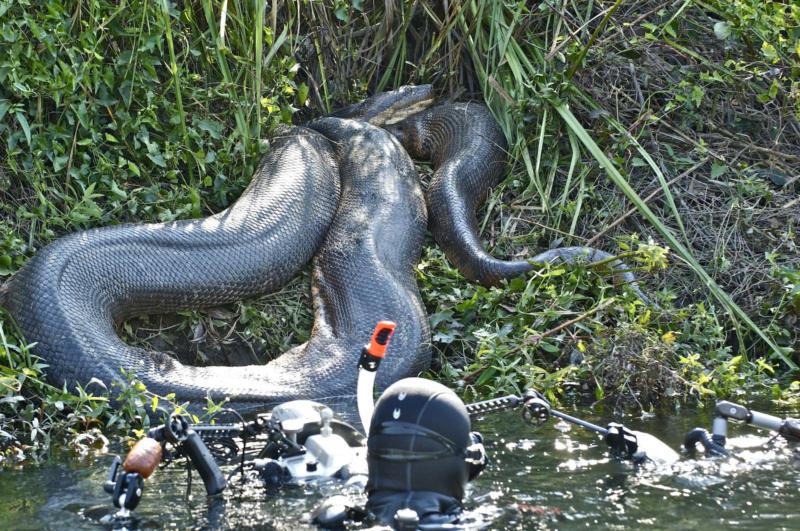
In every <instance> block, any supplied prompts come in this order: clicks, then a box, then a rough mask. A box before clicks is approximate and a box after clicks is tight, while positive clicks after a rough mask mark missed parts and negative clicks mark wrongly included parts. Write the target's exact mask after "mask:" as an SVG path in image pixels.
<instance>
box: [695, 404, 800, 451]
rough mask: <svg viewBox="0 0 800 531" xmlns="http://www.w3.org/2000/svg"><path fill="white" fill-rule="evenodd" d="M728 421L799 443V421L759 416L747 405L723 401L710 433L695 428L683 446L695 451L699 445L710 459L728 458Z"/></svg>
mask: <svg viewBox="0 0 800 531" xmlns="http://www.w3.org/2000/svg"><path fill="white" fill-rule="evenodd" d="M728 420H735V421H738V422H744V423H745V424H750V425H751V426H755V427H756V428H762V429H765V430H770V431H772V432H775V433H776V434H778V435H779V436H781V437H783V438H785V439H787V440H789V441H794V442H800V419H793V418H785V419H782V418H780V417H775V416H773V415H768V414H766V413H760V412H758V411H754V410H752V409H747V408H746V407H745V406H742V405H740V404H735V403H733V402H728V401H727V400H722V401H720V402H717V404H716V406H715V407H714V420H713V422H712V424H711V433H708V430H705V429H703V428H695V429H693V430H692V431H690V432H689V433H687V434H686V438H685V439H684V441H683V446H684V448H686V450H688V451H690V452H694V451H695V450H696V449H697V445H698V444H700V445H701V446H702V447H703V449H704V450H705V453H706V455H708V456H728V455H730V452H729V451H728V449H727V448H725V443H726V442H727V439H728Z"/></svg>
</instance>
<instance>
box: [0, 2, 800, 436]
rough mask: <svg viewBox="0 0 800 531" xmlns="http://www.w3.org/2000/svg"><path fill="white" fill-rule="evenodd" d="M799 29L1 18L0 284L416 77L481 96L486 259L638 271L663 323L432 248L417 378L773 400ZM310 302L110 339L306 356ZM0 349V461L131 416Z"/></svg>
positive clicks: (694, 22)
mask: <svg viewBox="0 0 800 531" xmlns="http://www.w3.org/2000/svg"><path fill="white" fill-rule="evenodd" d="M443 6H447V9H444V7H443ZM798 27H800V12H798V10H797V9H796V8H795V7H791V8H790V9H788V10H787V9H783V8H781V7H780V5H779V4H777V3H762V2H756V1H755V0H737V1H735V2H720V1H716V0H711V1H703V2H700V1H694V2H681V3H678V4H674V5H673V4H666V3H660V2H656V1H650V0H648V1H645V2H637V3H633V2H623V1H619V0H616V1H603V2H590V3H588V4H580V3H576V2H572V1H567V0H563V1H562V0H557V1H554V2H545V3H543V4H536V5H534V4H531V3H527V2H512V1H510V0H487V1H484V2H478V1H475V0H464V1H457V2H449V3H445V4H442V3H440V2H432V1H429V0H420V1H418V2H397V1H390V2H363V1H346V0H326V1H323V2H302V3H294V2H289V3H278V2H249V1H246V0H221V1H211V0H202V1H199V2H179V1H170V0H126V1H123V2H112V1H110V0H80V1H66V0H61V1H55V2H48V3H46V4H42V3H35V2H31V1H26V0H21V1H16V2H10V1H0V34H2V39H1V40H2V43H0V51H1V52H2V53H0V138H1V139H2V140H1V141H0V157H1V158H0V281H1V280H2V279H3V278H6V277H8V276H9V275H11V274H13V273H14V272H15V271H17V270H18V269H19V268H20V267H22V266H23V265H24V264H25V262H26V261H27V260H28V259H29V258H30V257H31V256H32V255H33V254H34V253H35V252H36V251H37V250H38V249H40V248H41V247H42V246H43V245H45V244H47V243H48V242H50V241H52V240H53V239H55V238H57V237H59V236H62V235H64V234H67V233H70V232H73V231H76V230H82V229H86V228H90V227H95V226H103V225H109V224H114V223H121V222H129V221H137V222H141V221H144V222H151V221H169V220H174V219H184V218H190V217H199V216H202V215H207V214H209V213H211V212H216V211H219V210H220V209H222V208H224V207H225V206H227V205H228V204H230V202H231V201H233V200H235V198H236V197H237V196H238V194H239V193H240V192H241V190H242V189H243V188H244V186H246V184H247V182H248V180H249V178H250V175H251V173H252V171H253V169H254V167H255V164H256V163H257V160H258V158H259V156H260V155H261V154H262V153H263V152H264V151H265V150H266V149H268V146H267V145H266V143H265V142H263V140H266V139H268V138H269V136H270V134H271V132H272V131H273V130H274V129H275V127H277V126H278V125H279V124H282V123H289V122H295V123H302V122H304V121H305V120H307V119H309V118H311V117H313V116H317V115H319V114H321V113H325V112H328V111H329V110H330V109H332V108H335V107H336V106H337V105H340V104H343V103H346V102H351V101H354V100H356V99H358V98H360V97H363V96H364V95H366V94H368V93H373V92H377V91H380V90H384V89H388V88H391V87H395V86H398V85H401V84H407V83H423V82H431V83H433V84H434V85H435V86H436V88H437V90H438V91H439V93H440V95H441V96H442V97H443V98H446V97H454V98H476V99H482V100H483V101H485V102H486V104H487V105H488V106H489V107H490V109H491V110H492V112H493V113H494V115H495V117H496V118H497V120H498V123H499V124H500V126H501V127H502V129H503V131H504V133H505V135H506V137H507V139H508V141H509V146H510V148H509V151H510V158H511V160H512V161H513V162H512V165H511V168H510V172H509V176H508V178H507V179H506V181H505V182H504V183H503V185H502V186H500V187H498V188H497V189H496V190H494V191H493V193H492V194H491V196H490V197H489V198H488V200H487V202H486V204H485V205H484V207H482V209H481V211H480V212H479V223H480V225H481V228H482V235H483V238H484V239H485V240H486V242H487V244H488V247H489V248H490V250H491V251H492V252H493V253H494V254H496V255H498V256H517V257H525V256H532V255H534V254H536V252H537V250H539V249H540V248H541V247H547V246H550V245H580V244H586V243H591V244H593V245H595V246H599V247H601V248H603V249H605V250H608V251H612V252H616V253H618V254H621V255H625V256H627V257H628V261H632V262H633V263H634V266H635V267H636V268H642V271H640V274H641V275H643V276H644V278H643V282H644V289H645V291H647V292H648V293H652V294H653V295H654V297H655V298H656V299H658V302H659V305H660V309H656V308H653V307H647V306H645V305H643V304H641V302H640V301H638V300H637V299H636V297H635V296H634V295H633V294H632V293H631V292H630V291H629V290H625V289H623V288H622V287H620V286H615V285H614V284H613V276H612V275H610V274H609V272H608V271H605V270H604V269H603V268H592V267H577V268H564V267H551V268H544V269H542V270H540V271H537V272H536V273H535V274H532V275H531V276H530V277H527V278H523V279H516V280H514V281H511V282H508V283H507V284H505V285H504V286H502V287H500V288H494V289H490V290H487V289H484V288H481V287H477V286H472V285H468V284H467V283H465V282H464V281H463V279H462V278H461V277H460V276H459V275H458V274H457V272H455V271H454V270H453V269H452V268H451V267H450V266H449V264H448V263H447V261H446V260H445V258H444V257H443V255H442V254H441V252H440V251H439V250H438V249H437V248H436V247H435V246H434V245H433V244H432V242H429V246H428V247H427V249H426V252H425V257H424V260H423V262H422V264H421V265H420V268H419V273H418V279H419V282H420V287H421V290H422V293H423V297H424V299H425V302H426V305H427V308H428V311H429V314H430V315H431V321H432V327H433V331H434V347H435V348H436V349H437V351H438V352H439V354H440V355H439V356H438V359H437V362H436V366H435V367H434V372H433V375H434V376H435V377H436V378H439V379H443V380H444V381H446V382H448V383H449V384H451V385H454V386H460V387H461V389H462V392H463V393H464V395H465V396H470V397H471V396H476V397H478V396H480V397H484V396H490V395H493V394H495V393H500V392H507V391H518V390H520V389H522V388H524V387H526V386H530V385H535V386H537V387H539V388H541V389H543V390H546V391H547V392H548V393H550V394H551V396H552V397H553V398H557V397H558V396H559V395H562V394H564V393H567V392H571V391H572V390H575V389H577V390H579V391H581V392H582V393H583V394H589V395H594V396H595V397H597V398H598V399H603V400H616V401H621V403H627V404H632V405H633V406H634V407H642V408H649V407H652V406H653V405H654V404H658V403H661V402H662V401H665V400H667V399H684V400H687V399H696V398H697V397H701V398H704V397H707V396H725V395H727V394H730V393H734V392H738V391H740V390H743V389H744V390H750V391H753V392H759V393H762V394H768V395H769V396H784V395H785V394H786V393H794V392H796V389H797V384H792V381H793V380H795V379H796V369H797V365H796V364H797V363H798V360H800V358H799V357H798V344H800V340H799V337H800V331H798V326H797V319H798V316H799V315H800V302H798V301H800V295H798V293H800V292H799V291H798V290H800V288H799V287H798V286H799V285H800V281H798V271H800V258H798V254H800V253H798V248H799V247H798V246H800V240H798V235H797V223H798V222H797V220H798V218H800V204H798V202H797V200H796V199H797V192H798V187H799V186H800V182H798V180H797V168H798V167H800V164H799V163H800V152H798V148H797V146H798V145H800V126H798V117H800V81H799V80H798V78H799V76H800V50H798V49H797V42H798V39H799V38H800V34H798V31H800V30H798ZM665 248H668V249H669V250H670V253H669V255H667V256H668V257H669V259H670V264H669V267H668V268H667V269H663V268H659V267H658V266H663V264H664V260H665V255H664V252H663V249H665ZM645 270H647V271H645ZM648 271H649V272H648ZM743 279H745V280H743ZM307 299H308V279H307V278H306V277H305V276H304V277H301V278H298V279H296V280H295V281H294V282H293V283H292V285H290V286H289V287H287V288H286V289H285V290H283V291H281V292H280V293H278V294H274V295H272V296H269V297H266V298H263V299H260V300H255V301H243V302H242V303H240V304H237V305H235V306H233V307H230V308H224V309H212V310H210V311H203V312H196V311H195V312H185V313H181V314H179V315H176V316H171V317H161V316H152V317H149V318H144V319H141V320H138V321H132V322H130V323H126V324H125V325H123V327H122V328H123V333H124V334H125V336H126V337H127V338H128V340H130V341H133V342H136V343H147V342H150V343H159V342H161V343H164V342H166V345H173V346H175V345H178V346H180V347H181V348H182V349H184V350H185V351H183V352H182V356H184V359H185V360H186V361H193V359H197V360H199V361H201V362H213V361H215V360H219V359H231V358H233V359H236V360H239V361H241V362H244V361H252V360H253V358H258V359H265V358H267V357H269V356H271V355H275V354H276V353H279V352H280V351H282V350H284V349H285V348H287V347H288V346H290V345H292V344H296V343H298V342H301V341H303V340H304V339H305V337H306V336H307V334H308V330H309V325H310V323H311V321H312V316H311V314H310V311H309V309H308V304H307ZM0 330H3V335H2V348H3V351H2V352H0V359H3V360H5V361H3V362H2V363H1V364H0V370H2V371H3V372H2V374H3V376H2V378H3V379H2V380H0V383H2V385H3V387H2V388H1V389H0V392H1V393H3V394H2V397H1V398H0V413H2V414H4V415H5V417H3V419H4V420H3V422H5V423H6V424H2V425H0V429H2V430H4V431H5V432H6V433H8V434H10V435H11V439H12V440H16V441H17V443H18V444H17V443H15V445H11V446H6V447H4V448H6V449H7V450H8V451H13V450H9V449H10V448H17V449H18V448H21V447H23V446H26V445H27V446H29V447H32V446H33V445H32V441H33V440H38V441H41V439H40V437H43V435H41V434H39V435H36V434H37V433H39V432H37V431H36V430H32V429H31V428H32V426H33V425H34V419H36V423H38V426H40V427H42V426H45V427H43V428H41V429H42V433H51V432H52V431H53V429H55V427H56V426H58V425H59V423H62V425H63V426H66V428H65V429H66V430H67V431H68V430H69V429H78V428H76V426H78V425H80V426H83V427H90V426H95V425H96V426H103V427H104V428H106V429H112V428H115V427H117V428H118V427H121V426H125V425H127V424H126V422H127V421H128V420H130V419H135V418H136V417H137V415H138V416H139V417H141V416H142V408H144V407H146V406H147V404H148V398H147V397H146V395H141V392H140V391H141V390H137V386H136V384H135V382H133V383H132V384H131V385H130V386H128V389H127V392H128V393H129V397H130V400H128V402H126V403H127V404H128V407H127V409H125V413H124V414H122V415H120V414H118V413H115V412H114V411H113V410H111V409H110V408H108V407H107V404H106V403H105V402H104V400H103V399H102V398H100V397H94V396H91V395H90V394H88V393H85V392H82V391H80V390H78V391H75V390H67V391H69V392H67V391H65V390H55V389H52V388H51V387H49V386H47V384H46V383H45V381H44V374H45V373H46V370H47V369H46V367H44V366H42V364H41V362H39V361H37V360H36V358H35V357H33V356H31V352H30V349H29V348H28V345H27V342H26V340H25V338H23V337H21V336H20V335H19V334H18V333H16V332H15V329H14V327H13V322H12V321H11V320H10V319H9V317H8V316H7V315H6V314H0ZM639 351H641V352H643V353H647V354H646V355H645V354H642V358H641V359H642V360H643V363H645V365H641V366H636V365H634V366H636V367H639V368H640V369H641V368H642V367H650V366H651V365H646V362H647V360H655V362H654V363H655V364H656V365H658V366H660V367H661V368H663V369H664V370H658V371H649V370H643V369H642V370H641V371H640V372H642V374H645V375H651V376H652V378H653V379H654V380H646V379H645V380H639V379H635V378H634V379H630V378H627V379H626V378H625V377H624V376H625V374H616V375H614V374H610V373H609V372H608V368H609V367H611V366H614V364H612V363H609V362H607V361H606V360H609V359H622V360H625V359H633V358H632V356H635V355H636V354H637V353H638V352H639ZM614 356H617V357H616V358H615V357H614ZM578 359H582V360H583V362H582V363H580V364H575V363H574V362H575V361H576V360H578ZM616 365H620V364H616ZM621 382H635V383H634V384H631V383H624V384H622V383H621ZM665 382H666V383H665ZM662 384H663V385H662ZM650 389H660V390H661V392H659V393H656V394H655V395H651V394H649V393H648V392H649V390H650ZM667 389H669V390H670V391H669V392H667ZM793 389H794V390H795V391H792V390H793ZM82 393H83V394H82ZM137 393H138V395H137ZM59 404H60V405H59ZM70 414H72V417H70V416H69V415H70ZM67 418H71V419H73V420H71V421H67V422H65V421H64V419H67ZM75 419H80V422H83V423H84V424H80V423H79V421H78V420H75ZM70 422H75V423H78V424H70ZM134 422H135V421H134ZM51 428H52V429H51ZM0 436H2V434H0ZM3 444H6V443H3Z"/></svg>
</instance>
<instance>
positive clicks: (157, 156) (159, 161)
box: [147, 152, 167, 168]
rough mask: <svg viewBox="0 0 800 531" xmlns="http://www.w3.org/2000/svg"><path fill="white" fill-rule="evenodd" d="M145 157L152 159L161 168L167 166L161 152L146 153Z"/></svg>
mask: <svg viewBox="0 0 800 531" xmlns="http://www.w3.org/2000/svg"><path fill="white" fill-rule="evenodd" d="M147 158H148V159H150V160H152V161H153V164H155V165H156V166H160V167H162V168H166V167H167V163H166V162H164V156H163V155H162V154H161V153H158V152H156V153H148V154H147Z"/></svg>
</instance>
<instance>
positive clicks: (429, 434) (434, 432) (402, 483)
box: [367, 378, 485, 503]
mask: <svg viewBox="0 0 800 531" xmlns="http://www.w3.org/2000/svg"><path fill="white" fill-rule="evenodd" d="M481 443H482V439H481V437H480V435H478V434H475V433H471V432H470V419H469V414H468V413H467V408H466V407H465V406H464V403H463V402H462V401H461V399H460V398H458V396H456V394H455V393H454V392H453V391H451V390H450V389H448V388H447V387H445V386H443V385H441V384H439V383H436V382H433V381H430V380H425V379H422V378H406V379H404V380H400V381H398V382H396V383H394V384H393V385H391V386H389V388H388V389H386V391H385V392H384V393H383V395H381V397H380V398H379V399H378V402H377V403H376V404H375V411H374V413H373V415H372V422H371V423H370V430H369V438H368V439H367V462H368V465H369V479H368V482H367V493H368V494H370V495H371V494H372V493H374V492H378V491H383V492H385V491H394V492H418V491H427V492H433V493H438V494H441V495H444V496H447V497H451V498H454V499H455V500H456V501H457V502H458V503H460V502H461V499H462V498H463V497H464V488H465V486H466V484H467V481H469V480H470V479H473V478H474V477H475V476H476V475H477V474H478V473H479V472H480V470H481V469H482V468H483V466H484V465H485V454H484V452H483V445H482V444H481Z"/></svg>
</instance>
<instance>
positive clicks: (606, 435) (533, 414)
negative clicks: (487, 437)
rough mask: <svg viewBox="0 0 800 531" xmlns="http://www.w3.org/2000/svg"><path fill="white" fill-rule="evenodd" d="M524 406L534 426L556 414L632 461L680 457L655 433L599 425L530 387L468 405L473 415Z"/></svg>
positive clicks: (617, 455)
mask: <svg viewBox="0 0 800 531" xmlns="http://www.w3.org/2000/svg"><path fill="white" fill-rule="evenodd" d="M520 406H522V408H523V409H522V418H523V419H524V420H525V421H526V422H527V423H529V424H531V425H533V426H541V425H543V424H545V423H547V421H548V420H550V417H556V418H558V419H561V420H563V421H566V422H569V423H571V424H575V425H577V426H581V427H582V428H585V429H587V430H589V431H593V432H595V433H597V434H600V435H602V436H603V441H604V442H605V443H606V444H607V445H608V447H609V449H610V451H611V455H612V456H614V457H615V458H617V459H623V460H629V461H632V462H633V463H634V464H637V465H638V464H644V463H654V464H657V465H669V464H672V463H674V462H676V461H677V460H678V459H679V456H678V453H677V452H675V451H674V450H673V449H672V448H670V447H669V446H667V445H666V444H665V443H664V442H662V441H661V440H659V439H658V438H656V437H654V436H653V435H651V434H649V433H645V432H641V431H636V430H630V429H628V428H626V427H625V426H624V425H622V424H620V423H617V422H611V423H609V424H608V427H607V428H603V427H602V426H598V425H597V424H593V423H591V422H588V421H586V420H583V419H579V418H577V417H573V416H571V415H568V414H566V413H562V412H561V411H558V410H556V409H553V407H552V406H551V405H550V402H549V401H548V400H547V399H546V398H545V397H544V396H543V395H542V394H541V393H539V392H537V391H534V390H532V389H529V390H527V391H526V392H525V394H524V395H523V396H521V397H520V396H516V395H508V396H504V397H500V398H494V399H491V400H485V401H483V402H476V403H474V404H470V405H469V406H467V410H468V411H469V413H470V415H471V416H473V417H478V416H482V415H485V414H487V413H494V412H498V411H504V410H508V409H516V408H517V407H520Z"/></svg>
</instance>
